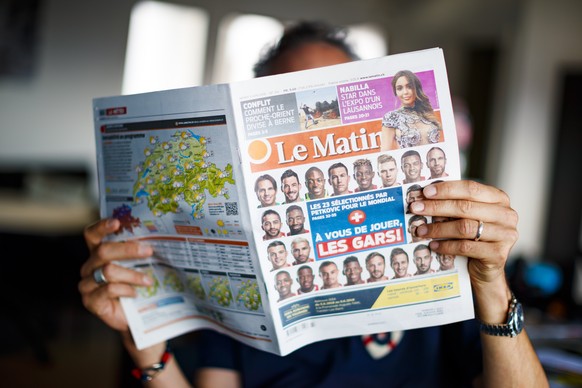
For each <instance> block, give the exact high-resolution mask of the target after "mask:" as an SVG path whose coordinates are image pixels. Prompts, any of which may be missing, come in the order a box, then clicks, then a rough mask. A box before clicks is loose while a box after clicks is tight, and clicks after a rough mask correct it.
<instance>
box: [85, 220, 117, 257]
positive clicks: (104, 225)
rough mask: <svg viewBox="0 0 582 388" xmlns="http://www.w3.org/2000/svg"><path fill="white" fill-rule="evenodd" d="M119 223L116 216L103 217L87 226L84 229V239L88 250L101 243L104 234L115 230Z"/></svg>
mask: <svg viewBox="0 0 582 388" xmlns="http://www.w3.org/2000/svg"><path fill="white" fill-rule="evenodd" d="M120 226H121V223H120V222H119V220H118V219H116V218H104V219H102V220H99V221H97V222H94V223H93V224H91V225H89V226H87V227H86V228H85V230H84V236H85V241H86V242H87V246H88V247H89V250H92V249H94V248H95V247H96V246H98V245H99V244H101V242H102V241H103V239H104V238H105V236H107V235H108V234H111V233H114V232H116V231H117V230H118V229H119V227H120Z"/></svg>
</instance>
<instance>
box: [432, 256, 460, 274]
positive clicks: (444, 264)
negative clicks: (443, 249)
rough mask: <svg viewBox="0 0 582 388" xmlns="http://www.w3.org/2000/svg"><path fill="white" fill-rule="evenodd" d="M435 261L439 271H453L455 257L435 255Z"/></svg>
mask: <svg viewBox="0 0 582 388" xmlns="http://www.w3.org/2000/svg"><path fill="white" fill-rule="evenodd" d="M436 257H437V261H438V262H439V269H438V270H439V271H448V270H450V269H455V257H456V255H446V254H444V253H437V255H436Z"/></svg>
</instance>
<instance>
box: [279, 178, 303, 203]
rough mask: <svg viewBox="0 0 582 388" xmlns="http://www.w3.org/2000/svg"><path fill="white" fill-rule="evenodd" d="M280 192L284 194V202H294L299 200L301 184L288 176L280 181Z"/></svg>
mask: <svg viewBox="0 0 582 388" xmlns="http://www.w3.org/2000/svg"><path fill="white" fill-rule="evenodd" d="M281 190H283V194H285V202H287V203H291V202H296V201H297V200H298V199H299V190H301V183H299V181H298V180H297V178H296V177H294V176H290V177H287V178H283V180H281Z"/></svg>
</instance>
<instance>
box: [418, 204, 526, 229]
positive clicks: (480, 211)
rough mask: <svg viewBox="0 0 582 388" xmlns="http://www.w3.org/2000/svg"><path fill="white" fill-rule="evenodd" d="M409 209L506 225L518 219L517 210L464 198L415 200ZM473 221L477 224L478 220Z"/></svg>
mask: <svg viewBox="0 0 582 388" xmlns="http://www.w3.org/2000/svg"><path fill="white" fill-rule="evenodd" d="M410 211H411V212H412V213H414V214H422V215H425V216H445V217H451V218H465V219H471V220H482V221H485V222H488V223H496V224H502V225H505V226H507V227H512V226H513V227H515V226H517V221H518V217H517V212H516V211H515V210H513V209H512V208H510V207H506V206H501V205H498V204H491V203H484V202H475V201H472V200H466V199H448V200H438V201H431V200H423V201H415V202H413V203H411V204H410ZM475 222H476V223H477V225H478V221H475ZM474 225H475V224H473V226H474ZM467 227H468V228H469V230H472V229H471V228H470V225H467ZM475 233H476V229H475ZM473 235H474V234H473Z"/></svg>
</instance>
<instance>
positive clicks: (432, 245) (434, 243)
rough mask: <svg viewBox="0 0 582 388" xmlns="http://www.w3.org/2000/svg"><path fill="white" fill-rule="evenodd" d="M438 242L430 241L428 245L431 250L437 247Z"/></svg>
mask: <svg viewBox="0 0 582 388" xmlns="http://www.w3.org/2000/svg"><path fill="white" fill-rule="evenodd" d="M439 245H440V244H439V242H438V241H431V242H430V243H429V244H428V246H429V247H430V249H431V250H433V251H434V250H437V249H439Z"/></svg>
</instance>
